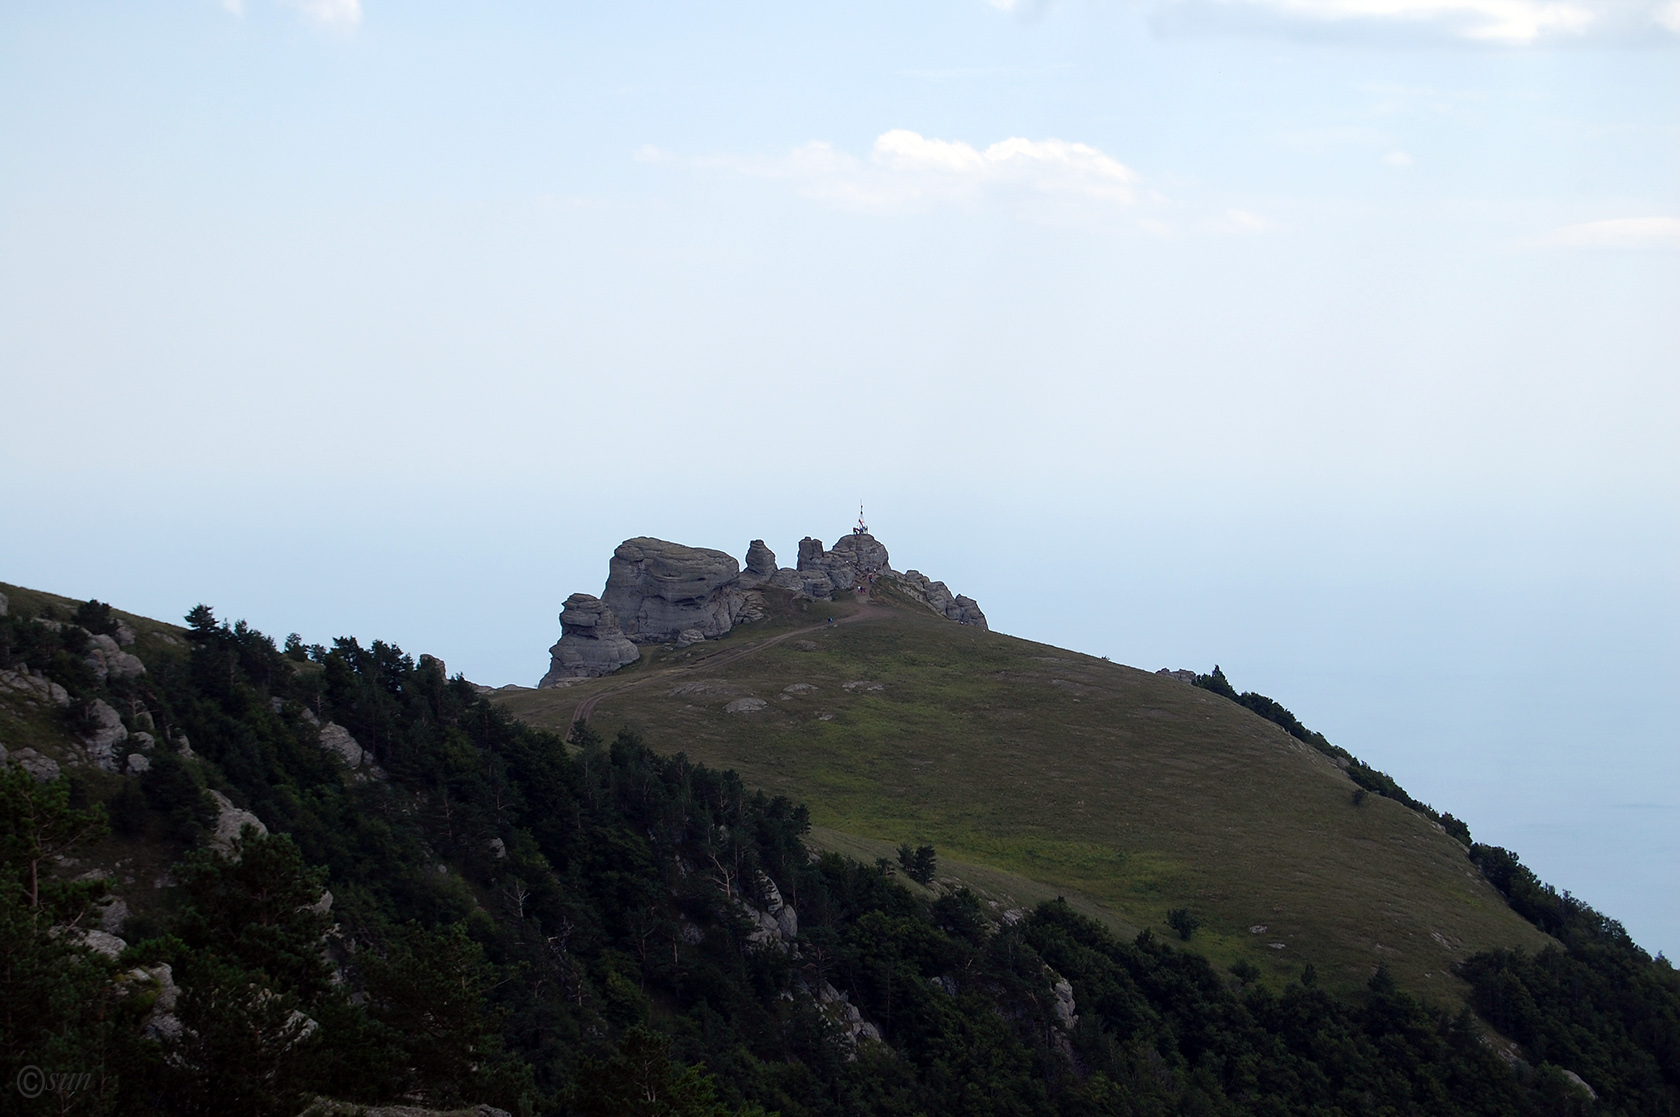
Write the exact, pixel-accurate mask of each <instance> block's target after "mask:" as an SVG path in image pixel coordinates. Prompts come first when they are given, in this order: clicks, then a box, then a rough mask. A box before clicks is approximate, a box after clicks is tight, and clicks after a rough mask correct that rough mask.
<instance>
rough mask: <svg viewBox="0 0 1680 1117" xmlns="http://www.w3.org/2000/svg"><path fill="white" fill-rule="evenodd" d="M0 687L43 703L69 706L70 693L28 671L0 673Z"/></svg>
mask: <svg viewBox="0 0 1680 1117" xmlns="http://www.w3.org/2000/svg"><path fill="white" fill-rule="evenodd" d="M0 687H4V688H6V689H7V690H15V691H17V692H18V693H19V694H23V695H26V696H33V698H31V701H33V700H34V699H40V700H41V701H43V702H50V703H52V704H53V705H54V706H58V707H60V708H63V707H65V706H68V705H70V692H69V691H67V690H65V689H64V688H63V687H61V686H59V685H58V684H57V683H55V682H53V681H52V680H51V679H49V678H46V677H45V676H43V675H39V674H31V673H30V672H28V671H0Z"/></svg>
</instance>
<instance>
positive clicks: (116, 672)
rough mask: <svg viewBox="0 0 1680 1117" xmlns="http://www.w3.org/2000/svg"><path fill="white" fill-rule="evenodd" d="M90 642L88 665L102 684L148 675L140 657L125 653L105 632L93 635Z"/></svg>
mask: <svg viewBox="0 0 1680 1117" xmlns="http://www.w3.org/2000/svg"><path fill="white" fill-rule="evenodd" d="M88 640H89V643H90V644H91V646H90V647H89V648H88V657H87V663H88V666H89V667H91V668H93V673H94V674H95V675H97V676H98V677H99V681H100V682H102V683H103V682H106V681H108V680H110V679H132V678H136V677H137V676H140V675H144V674H145V673H146V665H145V664H144V663H141V662H140V657H139V656H137V655H134V654H133V653H132V652H125V651H123V650H122V648H121V646H120V645H118V643H117V642H116V640H114V639H112V638H111V637H109V636H107V635H105V634H104V633H103V632H96V633H93V634H92V635H90V636H89V637H88Z"/></svg>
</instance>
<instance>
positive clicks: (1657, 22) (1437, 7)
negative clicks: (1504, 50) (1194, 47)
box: [1157, 0, 1680, 47]
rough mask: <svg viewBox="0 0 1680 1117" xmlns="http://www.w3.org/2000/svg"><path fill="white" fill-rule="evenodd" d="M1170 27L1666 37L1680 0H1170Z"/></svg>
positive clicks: (1518, 39)
mask: <svg viewBox="0 0 1680 1117" xmlns="http://www.w3.org/2000/svg"><path fill="white" fill-rule="evenodd" d="M1157 23H1158V24H1160V25H1161V26H1163V27H1165V28H1167V29H1169V30H1171V29H1182V30H1190V31H1198V30H1203V31H1205V30H1211V31H1221V30H1226V31H1228V30H1238V31H1242V30H1252V31H1285V32H1291V31H1293V32H1300V33H1307V34H1314V35H1325V34H1331V35H1336V34H1346V35H1373V34H1375V35H1381V36H1385V37H1394V36H1400V37H1412V38H1422V39H1443V38H1445V39H1452V40H1459V41H1463V42H1471V43H1483V44H1488V45H1493V46H1504V47H1522V46H1531V45H1534V44H1539V43H1553V42H1570V41H1584V40H1593V41H1600V40H1606V39H1618V38H1620V39H1629V38H1647V39H1648V38H1650V37H1652V35H1657V36H1661V37H1663V38H1667V37H1669V35H1670V34H1680V0H1165V2H1164V3H1163V4H1162V5H1161V7H1160V8H1159V9H1158V10H1157Z"/></svg>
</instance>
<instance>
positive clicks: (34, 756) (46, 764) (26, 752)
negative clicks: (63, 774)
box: [0, 748, 58, 783]
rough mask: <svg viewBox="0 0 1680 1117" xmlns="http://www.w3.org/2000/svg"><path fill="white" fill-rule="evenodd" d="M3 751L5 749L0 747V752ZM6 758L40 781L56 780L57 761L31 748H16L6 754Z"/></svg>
mask: <svg viewBox="0 0 1680 1117" xmlns="http://www.w3.org/2000/svg"><path fill="white" fill-rule="evenodd" d="M3 752H5V750H4V749H3V748H0V753H3ZM6 759H8V760H9V761H10V762H11V763H13V764H16V765H17V766H18V767H19V768H22V769H23V770H24V771H25V772H28V773H29V774H30V775H32V776H34V777H35V778H36V779H38V780H40V781H41V782H42V783H46V782H47V781H48V780H56V779H57V778H58V761H56V760H54V759H53V758H52V757H50V756H42V755H41V754H40V753H38V752H36V751H35V750H34V749H32V748H21V749H18V750H17V751H16V752H13V753H11V754H10V755H9V756H7V758H6Z"/></svg>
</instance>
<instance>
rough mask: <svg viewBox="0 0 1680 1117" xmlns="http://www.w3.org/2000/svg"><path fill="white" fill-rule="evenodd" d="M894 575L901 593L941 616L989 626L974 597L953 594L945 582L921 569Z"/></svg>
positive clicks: (959, 621) (978, 625) (979, 626)
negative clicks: (937, 579)
mask: <svg viewBox="0 0 1680 1117" xmlns="http://www.w3.org/2000/svg"><path fill="white" fill-rule="evenodd" d="M892 577H893V581H894V583H895V584H896V585H897V586H898V589H899V591H900V592H901V593H903V594H904V595H905V596H906V597H908V598H910V599H912V600H914V601H920V602H921V603H922V604H923V605H926V606H927V607H928V608H929V609H932V610H933V611H934V612H935V613H938V614H939V615H940V616H942V617H947V618H949V619H951V620H954V621H956V622H957V623H958V624H971V625H974V626H975V627H976V628H982V629H983V628H986V627H987V626H986V614H984V613H982V612H981V611H980V606H979V604H978V603H977V602H976V601H975V600H974V599H973V598H972V597H963V596H962V595H961V594H953V593H952V592H951V591H950V589H949V588H948V587H947V586H946V585H945V583H944V582H935V581H934V580H933V579H931V578H929V577H928V576H927V575H926V574H923V573H922V572H921V571H919V570H906V571H905V572H904V573H902V574H894V575H893V576H892Z"/></svg>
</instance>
